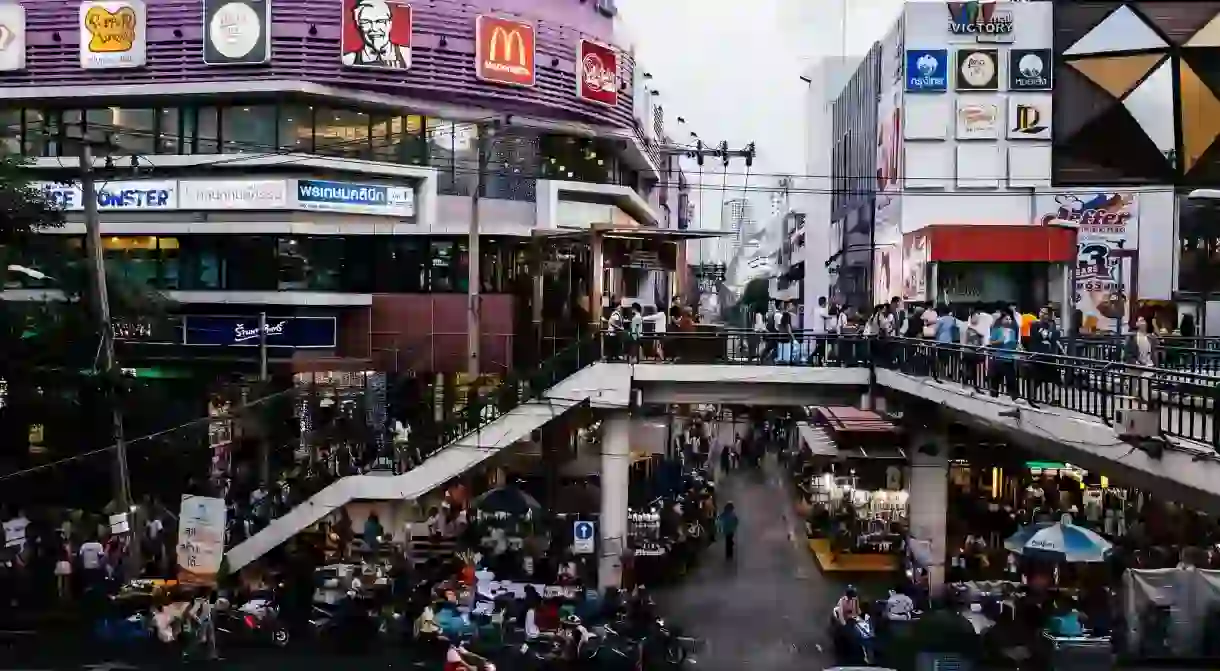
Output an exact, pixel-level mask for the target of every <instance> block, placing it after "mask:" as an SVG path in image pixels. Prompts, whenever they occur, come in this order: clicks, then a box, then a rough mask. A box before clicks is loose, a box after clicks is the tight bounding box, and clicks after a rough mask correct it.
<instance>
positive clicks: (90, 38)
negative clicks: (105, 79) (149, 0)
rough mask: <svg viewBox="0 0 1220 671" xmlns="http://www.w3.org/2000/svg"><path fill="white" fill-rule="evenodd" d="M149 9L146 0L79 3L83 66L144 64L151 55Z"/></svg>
mask: <svg viewBox="0 0 1220 671" xmlns="http://www.w3.org/2000/svg"><path fill="white" fill-rule="evenodd" d="M147 31H148V13H147V11H146V9H145V7H144V2H143V0H89V1H87V2H82V3H81V5H80V66H81V67H82V68H84V69H86V70H112V69H115V68H141V67H144V65H145V63H146V61H147V59H148V34H147Z"/></svg>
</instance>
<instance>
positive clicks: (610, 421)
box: [597, 412, 631, 590]
mask: <svg viewBox="0 0 1220 671" xmlns="http://www.w3.org/2000/svg"><path fill="white" fill-rule="evenodd" d="M603 427H604V428H603V429H602V454H601V462H602V463H601V466H602V468H601V485H602V512H601V520H600V523H599V524H598V526H599V527H600V529H601V544H600V547H599V548H598V553H599V554H598V556H599V557H600V560H599V561H598V566H597V576H598V589H600V590H604V589H605V588H607V587H618V586H619V585H621V584H622V578H623V561H622V557H623V547H624V545H625V544H626V542H627V488H628V485H629V478H630V466H631V417H630V416H629V415H628V414H627V413H626V412H615V413H614V414H612V415H610V416H609V417H607V418H606V419H605V423H604V424H603Z"/></svg>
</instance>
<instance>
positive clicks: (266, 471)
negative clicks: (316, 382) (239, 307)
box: [258, 312, 271, 490]
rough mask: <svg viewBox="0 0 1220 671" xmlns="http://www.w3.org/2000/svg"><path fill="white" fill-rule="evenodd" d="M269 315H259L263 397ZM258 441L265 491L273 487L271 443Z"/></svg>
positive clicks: (259, 364) (263, 439)
mask: <svg viewBox="0 0 1220 671" xmlns="http://www.w3.org/2000/svg"><path fill="white" fill-rule="evenodd" d="M269 378H270V376H269V375H268V374H267V313H266V312H260V313H258V381H259V386H261V387H262V395H264V396H265V395H266V394H267V392H268V390H267V380H268V379H269ZM259 438H260V440H259V441H258V452H259V454H258V478H259V481H260V482H262V483H263V489H264V490H268V489H269V488H270V487H271V443H270V441H269V440H268V438H269V437H268V436H260V437H259Z"/></svg>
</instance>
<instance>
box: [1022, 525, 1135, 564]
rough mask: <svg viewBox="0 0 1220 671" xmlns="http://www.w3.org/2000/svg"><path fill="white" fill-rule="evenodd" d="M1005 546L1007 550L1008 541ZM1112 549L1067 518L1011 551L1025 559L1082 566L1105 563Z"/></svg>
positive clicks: (1106, 543) (1097, 536) (1098, 537)
mask: <svg viewBox="0 0 1220 671" xmlns="http://www.w3.org/2000/svg"><path fill="white" fill-rule="evenodd" d="M1018 535H1019V533H1018ZM1010 540H1012V539H1010ZM1004 546H1005V547H1008V542H1007V541H1005V543H1004ZM1112 547H1113V546H1112V545H1111V544H1110V541H1108V540H1106V539H1104V538H1102V537H1101V536H1099V535H1097V534H1096V533H1094V532H1092V531H1090V530H1088V529H1085V528H1084V527H1078V526H1076V525H1075V524H1072V518H1071V517H1070V516H1068V515H1064V516H1063V519H1062V520H1061V521H1060V522H1058V523H1056V524H1051V525H1048V526H1046V527H1044V528H1042V529H1038V530H1037V531H1035V532H1034V533H1033V534H1032V535H1030V536H1029V538H1028V539H1027V540H1026V541H1025V543H1024V544H1023V545H1021V546H1020V547H1018V548H1017V549H1012V548H1009V549H1010V550H1012V551H1013V552H1016V553H1017V554H1019V555H1021V556H1024V557H1046V558H1048V559H1054V560H1058V561H1063V562H1068V563H1071V564H1081V563H1094V562H1102V561H1105V560H1106V557H1107V556H1108V555H1109V554H1110V549H1111V548H1112Z"/></svg>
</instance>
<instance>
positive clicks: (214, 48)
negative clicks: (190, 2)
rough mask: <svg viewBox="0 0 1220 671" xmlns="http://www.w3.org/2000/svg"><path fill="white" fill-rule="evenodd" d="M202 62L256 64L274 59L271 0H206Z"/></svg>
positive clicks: (204, 3)
mask: <svg viewBox="0 0 1220 671" xmlns="http://www.w3.org/2000/svg"><path fill="white" fill-rule="evenodd" d="M203 37H204V40H203V62H204V63H206V64H207V65H257V64H260V63H266V62H267V61H269V60H271V0H203Z"/></svg>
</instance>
